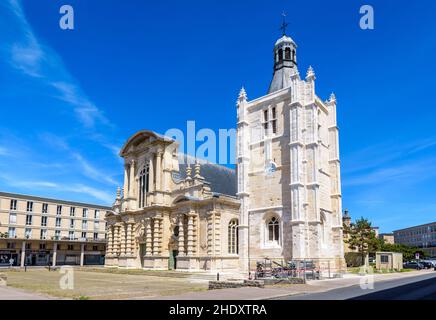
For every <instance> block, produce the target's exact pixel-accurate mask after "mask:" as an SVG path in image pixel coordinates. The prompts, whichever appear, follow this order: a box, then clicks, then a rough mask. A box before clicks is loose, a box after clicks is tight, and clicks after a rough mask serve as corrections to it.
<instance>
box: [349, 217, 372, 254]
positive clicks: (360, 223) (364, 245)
mask: <svg viewBox="0 0 436 320" xmlns="http://www.w3.org/2000/svg"><path fill="white" fill-rule="evenodd" d="M344 233H346V234H347V235H348V238H347V239H346V240H345V243H347V244H348V245H349V247H350V249H353V250H355V249H357V251H358V252H359V253H360V255H361V257H362V261H365V257H366V255H367V254H369V253H373V252H376V251H377V250H379V248H380V241H379V240H378V239H377V237H376V236H375V232H374V230H373V229H372V228H371V222H369V220H368V219H364V218H363V217H362V218H360V219H358V220H356V222H355V223H352V224H350V226H347V225H344Z"/></svg>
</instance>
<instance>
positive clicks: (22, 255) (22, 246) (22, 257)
mask: <svg viewBox="0 0 436 320" xmlns="http://www.w3.org/2000/svg"><path fill="white" fill-rule="evenodd" d="M20 258H21V261H20V266H21V268H24V263H25V262H26V241H23V243H22V244H21V256H20Z"/></svg>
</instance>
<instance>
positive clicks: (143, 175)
mask: <svg viewBox="0 0 436 320" xmlns="http://www.w3.org/2000/svg"><path fill="white" fill-rule="evenodd" d="M149 173H150V170H149V166H148V164H147V165H144V167H143V168H142V170H141V171H140V172H139V207H140V208H143V207H144V206H145V197H146V195H147V192H148V183H149Z"/></svg>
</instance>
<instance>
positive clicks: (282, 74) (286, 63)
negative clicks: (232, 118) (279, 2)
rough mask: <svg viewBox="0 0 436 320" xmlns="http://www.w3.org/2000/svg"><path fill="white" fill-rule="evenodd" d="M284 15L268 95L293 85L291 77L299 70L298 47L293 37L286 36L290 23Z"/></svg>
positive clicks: (275, 48)
mask: <svg viewBox="0 0 436 320" xmlns="http://www.w3.org/2000/svg"><path fill="white" fill-rule="evenodd" d="M285 16H286V15H285V14H283V24H282V26H281V28H280V29H281V30H282V37H281V38H280V39H278V40H277V42H276V43H275V45H274V75H273V79H272V81H271V84H270V86H269V90H268V93H273V92H275V91H278V90H281V89H284V88H286V87H289V86H290V85H291V75H292V74H294V73H296V72H298V70H297V45H296V44H295V42H294V40H292V38H291V37H289V36H287V35H286V27H287V26H288V23H286V21H285Z"/></svg>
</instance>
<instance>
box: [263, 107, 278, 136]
mask: <svg viewBox="0 0 436 320" xmlns="http://www.w3.org/2000/svg"><path fill="white" fill-rule="evenodd" d="M263 129H264V135H265V136H266V135H267V133H268V130H271V131H272V133H273V134H277V109H276V107H272V108H268V109H265V110H264V111H263Z"/></svg>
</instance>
